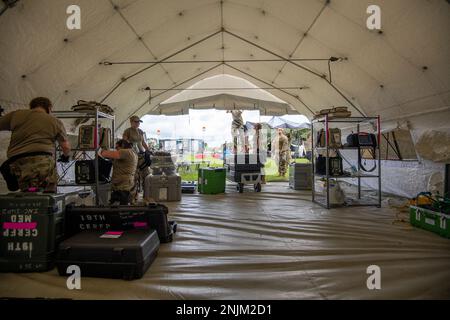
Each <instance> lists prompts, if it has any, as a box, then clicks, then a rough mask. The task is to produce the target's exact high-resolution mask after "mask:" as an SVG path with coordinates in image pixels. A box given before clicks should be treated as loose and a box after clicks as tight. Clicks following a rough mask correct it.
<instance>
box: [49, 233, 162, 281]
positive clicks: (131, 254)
mask: <svg viewBox="0 0 450 320" xmlns="http://www.w3.org/2000/svg"><path fill="white" fill-rule="evenodd" d="M158 249H159V239H158V235H157V233H156V231H154V230H129V231H121V232H113V231H85V232H82V233H79V234H77V235H76V236H74V237H72V238H69V239H67V240H65V241H64V242H62V243H61V244H60V245H59V250H58V257H57V260H56V266H57V268H58V273H59V275H61V276H68V274H67V268H68V267H69V266H71V265H75V266H78V267H79V268H80V273H81V276H82V277H98V278H113V279H125V280H133V279H140V278H142V277H143V275H144V274H145V272H146V271H147V270H148V268H149V267H150V265H151V264H152V262H153V261H154V260H155V258H156V256H157V254H158Z"/></svg>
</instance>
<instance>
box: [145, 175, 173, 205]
mask: <svg viewBox="0 0 450 320" xmlns="http://www.w3.org/2000/svg"><path fill="white" fill-rule="evenodd" d="M147 197H150V198H152V199H153V200H154V201H156V202H166V201H180V200H181V177H180V176H179V175H170V176H166V175H160V176H154V175H149V176H147V178H145V181H144V198H147Z"/></svg>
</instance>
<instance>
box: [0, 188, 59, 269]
mask: <svg viewBox="0 0 450 320" xmlns="http://www.w3.org/2000/svg"><path fill="white" fill-rule="evenodd" d="M64 208H65V195H63V194H60V195H58V194H56V195H50V194H40V193H14V194H8V195H1V196H0V213H1V214H0V225H1V228H2V230H1V234H0V271H1V272H42V271H48V270H51V269H52V268H53V267H54V258H55V251H56V248H57V244H58V243H59V241H61V240H62V238H63V237H64Z"/></svg>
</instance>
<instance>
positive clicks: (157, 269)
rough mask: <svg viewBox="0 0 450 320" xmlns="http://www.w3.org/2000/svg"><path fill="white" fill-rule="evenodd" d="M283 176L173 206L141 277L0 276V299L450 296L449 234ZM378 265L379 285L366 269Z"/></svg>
mask: <svg viewBox="0 0 450 320" xmlns="http://www.w3.org/2000/svg"><path fill="white" fill-rule="evenodd" d="M310 198H311V195H310V192H305V191H294V190H291V189H289V188H288V187H287V184H286V183H271V184H268V185H264V186H263V191H262V192H261V193H256V192H254V191H253V189H252V188H250V187H249V188H248V189H246V190H245V191H244V193H242V194H239V193H238V192H236V191H235V189H234V186H233V185H231V184H230V185H228V188H227V193H226V194H221V195H199V194H194V195H183V199H182V201H181V202H179V203H168V206H169V208H170V219H173V220H176V221H177V222H178V231H177V234H176V236H175V239H174V241H173V242H172V243H169V244H162V245H161V248H160V251H159V255H158V257H157V259H156V260H155V262H154V263H153V265H152V266H151V267H150V269H149V270H148V272H147V273H146V275H145V276H144V278H142V279H140V280H135V281H131V282H128V281H123V280H109V279H97V278H83V277H82V280H81V286H82V290H73V291H71V290H68V289H67V287H66V280H67V278H65V277H60V276H58V274H57V271H56V269H55V270H53V271H50V272H47V273H41V274H38V273H34V274H0V297H26V298H36V297H46V298H70V299H411V298H412V299H429V298H438V299H440V298H447V299H448V298H450V240H448V239H445V238H441V237H439V236H438V235H435V234H433V233H430V232H427V231H424V230H420V229H416V228H413V227H411V226H410V225H409V224H408V223H407V222H398V221H396V219H397V215H396V211H395V210H394V209H391V208H389V207H385V206H383V208H381V209H379V208H376V207H357V208H340V209H332V210H326V209H323V208H322V207H320V206H318V205H316V204H313V203H312V202H311V201H310ZM371 265H377V266H379V267H380V268H381V289H380V290H369V289H368V288H367V279H368V277H369V276H370V275H369V274H367V268H368V266H371Z"/></svg>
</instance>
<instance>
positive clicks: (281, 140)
mask: <svg viewBox="0 0 450 320" xmlns="http://www.w3.org/2000/svg"><path fill="white" fill-rule="evenodd" d="M278 152H279V156H278V159H279V163H278V175H279V176H283V177H284V176H285V175H286V172H287V168H288V163H289V155H290V152H291V150H290V144H289V139H288V137H287V136H286V135H285V134H284V130H283V129H278Z"/></svg>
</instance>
